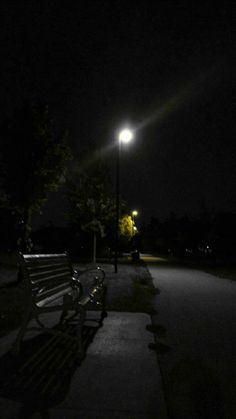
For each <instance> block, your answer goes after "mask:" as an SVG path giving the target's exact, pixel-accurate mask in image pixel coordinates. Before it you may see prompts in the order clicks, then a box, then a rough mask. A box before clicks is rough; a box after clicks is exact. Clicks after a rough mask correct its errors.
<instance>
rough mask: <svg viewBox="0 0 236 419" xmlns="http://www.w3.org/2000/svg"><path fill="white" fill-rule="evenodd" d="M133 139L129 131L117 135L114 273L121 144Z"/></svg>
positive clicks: (116, 260) (116, 261)
mask: <svg viewBox="0 0 236 419" xmlns="http://www.w3.org/2000/svg"><path fill="white" fill-rule="evenodd" d="M132 139H133V133H132V131H130V130H129V129H127V128H126V129H124V130H122V131H121V132H120V133H119V135H118V147H117V162H116V226H115V228H116V230H115V273H117V271H118V269H117V265H118V241H119V240H118V237H119V215H120V155H121V145H122V143H129V142H130V141H131V140H132Z"/></svg>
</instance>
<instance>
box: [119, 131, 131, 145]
mask: <svg viewBox="0 0 236 419" xmlns="http://www.w3.org/2000/svg"><path fill="white" fill-rule="evenodd" d="M132 138H133V133H132V131H130V130H129V129H124V130H123V131H121V132H120V134H119V141H120V142H121V143H129V142H130V141H131V140H132Z"/></svg>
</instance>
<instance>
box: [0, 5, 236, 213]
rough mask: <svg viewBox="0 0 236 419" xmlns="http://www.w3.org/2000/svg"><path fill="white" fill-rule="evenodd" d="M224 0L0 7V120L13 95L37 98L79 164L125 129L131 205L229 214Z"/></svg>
mask: <svg viewBox="0 0 236 419" xmlns="http://www.w3.org/2000/svg"><path fill="white" fill-rule="evenodd" d="M232 4H233V3H231V2H224V3H222V4H219V5H218V6H217V5H216V4H214V3H213V2H205V4H204V5H201V4H199V5H198V4H196V5H195V6H192V4H189V5H187V6H186V5H184V3H183V2H179V1H178V2H177V1H176V2H174V1H160V2H147V1H146V2H144V1H143V2H142V1H136V2H127V1H126V2H120V1H95V0H94V1H91V2H90V1H86V2H78V1H67V2H58V1H50V0H48V1H30V2H28V1H27V2H26V1H19V2H12V1H2V2H1V6H0V7H1V13H0V15H1V22H0V27H1V39H0V43H1V44H0V48H1V50H0V51H1V84H2V92H1V95H0V107H1V118H4V116H5V115H7V114H8V113H10V112H11V111H12V109H13V108H14V106H15V105H20V104H21V103H22V101H23V100H24V99H28V98H33V97H40V98H42V99H43V100H46V101H48V102H49V105H50V108H51V110H52V111H53V112H54V114H55V116H56V121H57V124H58V126H59V127H60V126H61V127H62V128H63V127H65V128H68V129H69V130H70V133H71V139H70V141H71V145H72V147H73V151H74V154H75V155H77V156H80V159H82V158H83V149H84V147H85V146H87V145H89V146H90V147H91V149H92V150H97V149H101V148H102V149H104V153H105V150H106V149H107V147H108V146H109V144H112V143H113V142H114V138H115V134H116V132H117V130H119V128H121V127H122V126H123V125H125V124H126V123H129V124H130V126H132V127H133V128H134V130H135V140H134V141H133V143H132V145H131V144H130V145H129V147H128V148H127V149H126V150H123V152H122V173H121V174H122V183H121V184H122V195H123V196H124V197H125V198H126V200H127V201H128V204H129V206H130V208H131V209H132V208H137V209H138V210H139V211H140V213H141V214H142V215H143V218H146V219H147V218H148V217H150V216H151V215H152V216H157V217H161V218H165V217H166V216H168V215H169V214H170V212H175V213H176V214H177V215H183V214H189V215H194V214H196V213H198V212H199V210H200V208H201V206H202V205H205V206H206V207H207V208H209V209H210V210H211V209H214V210H216V211H220V210H234V211H235V210H236V193H235V184H236V165H235V155H236V153H235V151H236V148H235V135H234V130H233V126H234V119H235V118H234V115H233V97H234V93H235V85H234V83H233V81H234V80H233V75H234V66H233V52H234V50H235V48H234V43H233V7H232ZM106 154H107V160H108V162H109V164H110V166H111V169H113V166H114V165H113V164H112V162H113V159H114V150H113V151H112V150H110V151H109V152H108V151H106ZM112 173H113V174H114V170H113V171H112ZM58 197H59V195H58V194H57V195H54V197H53V199H52V198H51V203H50V205H49V206H48V208H47V210H48V211H51V213H49V214H48V217H49V218H53V214H52V213H53V211H54V212H55V213H56V212H57V211H58V210H55V208H53V200H54V199H56V198H57V202H58V199H60V198H58ZM57 208H58V206H57Z"/></svg>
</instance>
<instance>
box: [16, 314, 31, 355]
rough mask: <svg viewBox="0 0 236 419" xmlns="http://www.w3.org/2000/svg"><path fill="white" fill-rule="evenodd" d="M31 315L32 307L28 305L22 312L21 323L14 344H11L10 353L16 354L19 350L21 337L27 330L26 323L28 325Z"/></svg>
mask: <svg viewBox="0 0 236 419" xmlns="http://www.w3.org/2000/svg"><path fill="white" fill-rule="evenodd" d="M31 315H32V309H31V307H28V309H27V311H26V312H25V314H24V319H23V323H22V325H21V328H20V330H19V332H18V335H17V337H16V340H15V342H14V344H13V345H12V349H11V352H12V354H15V355H17V354H18V353H19V351H20V346H21V341H22V339H23V337H24V334H25V332H26V330H27V325H28V323H29V321H30V319H31Z"/></svg>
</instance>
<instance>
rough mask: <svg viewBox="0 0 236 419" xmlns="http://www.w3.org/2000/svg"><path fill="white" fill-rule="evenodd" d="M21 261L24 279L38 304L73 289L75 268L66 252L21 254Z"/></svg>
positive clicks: (42, 303) (43, 303)
mask: <svg viewBox="0 0 236 419" xmlns="http://www.w3.org/2000/svg"><path fill="white" fill-rule="evenodd" d="M21 261H22V265H21V266H22V270H23V271H22V272H23V277H24V280H25V281H26V285H27V287H28V290H29V293H30V296H31V298H32V300H33V302H34V303H35V304H36V305H37V306H42V305H45V304H46V303H47V302H48V303H50V301H52V300H53V299H54V298H55V297H57V298H59V297H60V296H63V295H65V294H66V293H69V292H71V291H72V277H73V268H72V265H71V262H70V259H69V257H68V255H67V254H66V253H61V254H47V255H45V254H38V255H23V254H21Z"/></svg>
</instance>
